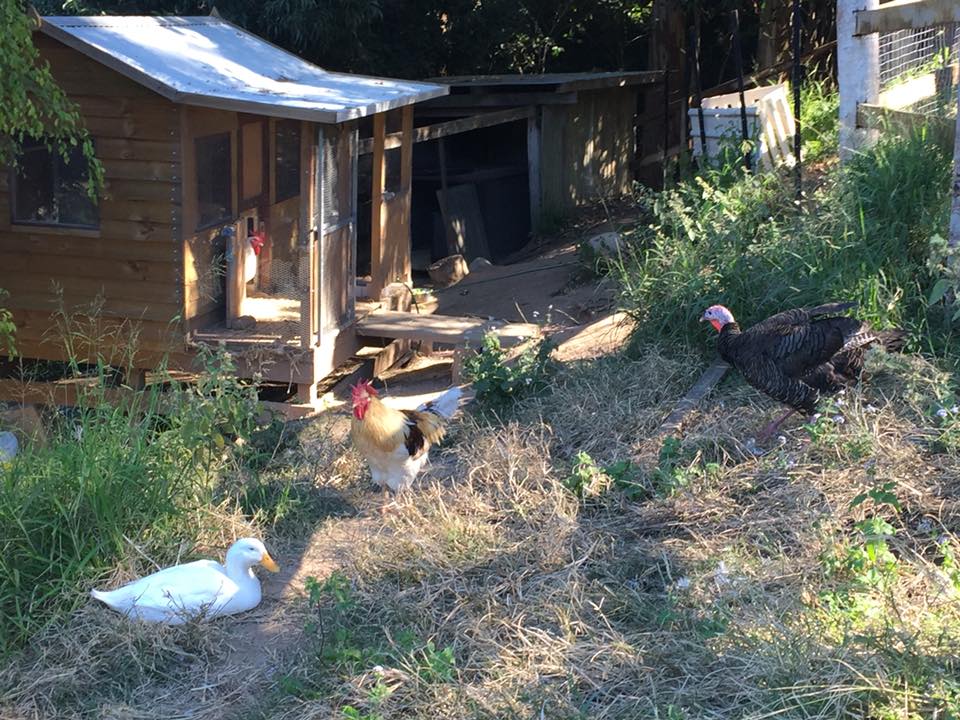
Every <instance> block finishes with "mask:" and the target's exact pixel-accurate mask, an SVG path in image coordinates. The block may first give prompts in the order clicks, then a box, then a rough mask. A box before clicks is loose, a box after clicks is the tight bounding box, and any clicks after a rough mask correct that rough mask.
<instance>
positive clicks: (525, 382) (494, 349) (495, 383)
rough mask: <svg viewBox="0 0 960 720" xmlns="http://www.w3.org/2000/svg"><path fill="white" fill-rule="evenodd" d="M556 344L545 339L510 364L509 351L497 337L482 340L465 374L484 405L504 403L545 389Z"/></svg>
mask: <svg viewBox="0 0 960 720" xmlns="http://www.w3.org/2000/svg"><path fill="white" fill-rule="evenodd" d="M553 347H554V346H553V345H552V344H551V343H550V342H549V341H548V340H543V341H540V342H539V343H537V344H536V345H533V346H531V347H528V348H526V349H525V350H523V351H522V352H521V353H520V354H519V355H518V356H517V357H516V358H514V359H513V361H510V362H508V360H507V357H508V353H507V351H506V350H505V349H504V348H503V347H501V345H500V340H499V339H498V338H497V336H496V335H494V334H492V333H491V334H489V335H487V336H486V337H484V339H483V346H482V348H481V349H480V351H479V352H477V353H475V354H473V355H471V356H470V357H468V358H467V360H466V362H464V373H465V375H466V377H467V378H468V379H469V380H470V381H471V382H472V383H473V388H474V390H475V391H476V393H477V399H478V400H479V401H481V402H483V403H486V404H491V405H497V404H500V405H502V404H505V403H509V402H512V401H514V400H516V399H517V398H520V397H523V396H524V395H528V394H531V393H537V392H540V391H542V390H543V389H544V388H546V387H547V386H548V384H549V378H550V376H551V374H552V372H553V364H552V362H551V360H550V353H551V352H552V351H553Z"/></svg>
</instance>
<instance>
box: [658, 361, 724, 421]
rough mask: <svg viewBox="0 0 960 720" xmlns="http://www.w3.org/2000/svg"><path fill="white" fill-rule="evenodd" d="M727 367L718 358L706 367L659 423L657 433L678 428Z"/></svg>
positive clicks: (718, 380) (720, 377)
mask: <svg viewBox="0 0 960 720" xmlns="http://www.w3.org/2000/svg"><path fill="white" fill-rule="evenodd" d="M729 369H730V366H729V365H727V363H725V362H723V361H722V360H718V361H717V362H715V363H714V364H713V365H711V366H710V367H708V368H707V369H706V371H705V372H704V373H703V375H701V376H700V379H699V380H697V382H696V383H694V385H693V387H692V388H690V390H689V391H688V392H687V394H686V395H684V396H683V398H681V400H680V402H678V403H677V404H676V406H675V407H674V408H673V410H672V411H671V413H670V414H669V415H668V416H667V418H666V419H665V420H664V421H663V424H662V425H660V429H659V430H658V431H657V435H658V436H661V437H662V436H664V435H669V434H671V433H674V432H677V431H678V430H680V427H681V425H682V424H683V421H684V419H685V418H686V417H687V415H689V414H690V411H691V410H693V409H694V408H695V407H696V406H697V405H699V404H700V401H701V400H703V398H705V397H706V396H707V393H709V392H710V391H711V390H713V388H714V387H715V386H716V384H717V383H718V382H720V380H721V379H722V378H723V376H724V375H725V374H726V372H727V370H729Z"/></svg>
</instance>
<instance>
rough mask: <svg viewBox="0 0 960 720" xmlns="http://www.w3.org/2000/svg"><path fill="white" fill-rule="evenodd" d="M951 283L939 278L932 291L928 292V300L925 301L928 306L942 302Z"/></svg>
mask: <svg viewBox="0 0 960 720" xmlns="http://www.w3.org/2000/svg"><path fill="white" fill-rule="evenodd" d="M951 284H952V283H951V282H950V281H949V280H947V279H946V278H940V279H939V280H937V282H936V283H935V284H934V286H933V290H931V291H930V299H929V300H928V301H927V303H928V304H929V305H936V304H937V303H938V302H940V301H941V300H943V298H944V296H945V295H946V294H947V291H948V290H949V289H950V286H951Z"/></svg>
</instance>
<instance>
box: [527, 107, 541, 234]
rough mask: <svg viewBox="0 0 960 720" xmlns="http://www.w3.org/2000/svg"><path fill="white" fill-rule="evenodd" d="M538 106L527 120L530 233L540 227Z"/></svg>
mask: <svg viewBox="0 0 960 720" xmlns="http://www.w3.org/2000/svg"><path fill="white" fill-rule="evenodd" d="M539 114H540V113H539V111H538V108H537V107H536V106H534V107H532V108H531V114H530V117H528V118H527V186H528V188H529V192H530V231H531V232H536V231H537V230H538V229H539V226H540V200H541V197H540V118H539Z"/></svg>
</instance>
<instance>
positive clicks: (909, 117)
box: [857, 103, 956, 145]
mask: <svg viewBox="0 0 960 720" xmlns="http://www.w3.org/2000/svg"><path fill="white" fill-rule="evenodd" d="M857 127H858V128H863V129H867V130H894V131H898V132H905V133H911V132H915V131H917V130H919V129H920V128H924V127H926V128H928V129H929V130H930V131H931V132H932V133H934V134H935V135H936V137H937V139H938V141H940V142H942V143H944V144H947V145H949V144H952V143H953V138H954V133H955V132H956V124H955V123H954V121H953V120H952V119H951V118H943V117H938V116H935V115H926V114H923V113H914V112H907V111H905V110H891V109H890V108H887V107H882V106H880V105H872V104H870V103H860V104H858V105H857Z"/></svg>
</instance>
